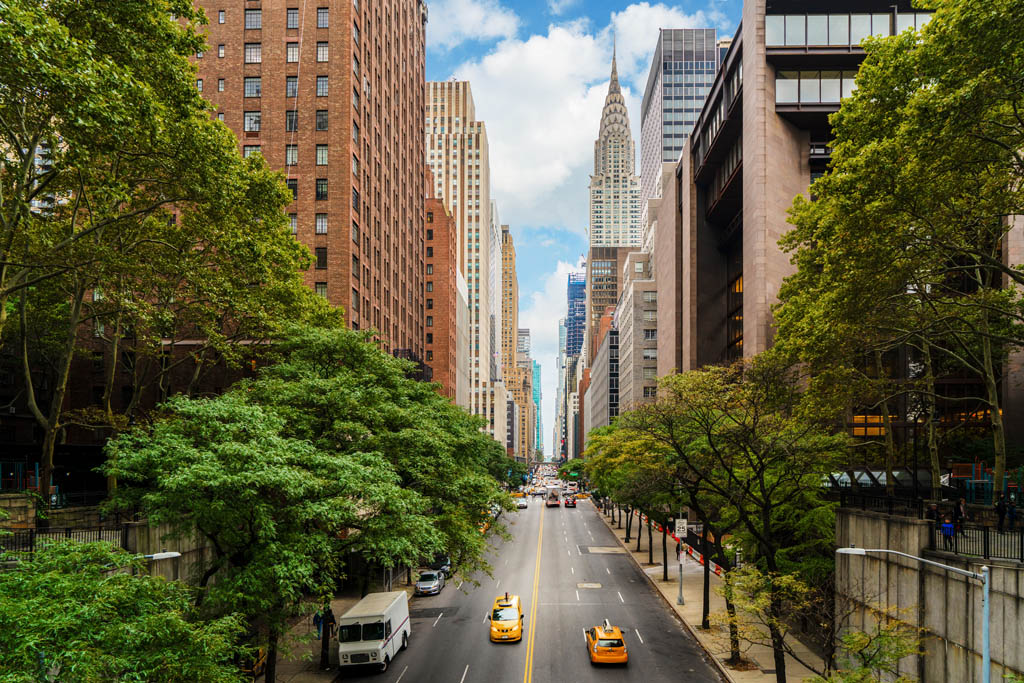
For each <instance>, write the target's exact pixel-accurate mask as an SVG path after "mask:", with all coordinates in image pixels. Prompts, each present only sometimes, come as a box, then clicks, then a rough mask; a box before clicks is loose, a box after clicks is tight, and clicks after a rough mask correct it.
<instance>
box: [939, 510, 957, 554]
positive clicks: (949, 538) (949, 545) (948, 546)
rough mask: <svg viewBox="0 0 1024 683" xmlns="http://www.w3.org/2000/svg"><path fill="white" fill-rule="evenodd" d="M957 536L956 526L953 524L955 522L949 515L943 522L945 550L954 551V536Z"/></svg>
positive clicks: (943, 545) (943, 544)
mask: <svg viewBox="0 0 1024 683" xmlns="http://www.w3.org/2000/svg"><path fill="white" fill-rule="evenodd" d="M954 534H956V525H954V524H953V520H952V519H950V518H949V516H948V515H947V516H946V518H945V519H944V520H942V547H943V548H944V549H945V550H952V549H953V535H954Z"/></svg>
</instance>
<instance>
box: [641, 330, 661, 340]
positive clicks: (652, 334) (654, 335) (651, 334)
mask: <svg viewBox="0 0 1024 683" xmlns="http://www.w3.org/2000/svg"><path fill="white" fill-rule="evenodd" d="M657 340H658V330H644V341H657Z"/></svg>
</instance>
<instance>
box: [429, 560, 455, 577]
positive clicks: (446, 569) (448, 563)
mask: <svg viewBox="0 0 1024 683" xmlns="http://www.w3.org/2000/svg"><path fill="white" fill-rule="evenodd" d="M427 566H428V567H430V568H431V569H433V570H434V571H436V572H440V573H442V574H444V576H445V578H448V577H449V576H451V575H452V559H451V558H450V557H448V556H447V555H438V556H437V557H435V558H434V560H433V562H431V563H430V564H428V565H427Z"/></svg>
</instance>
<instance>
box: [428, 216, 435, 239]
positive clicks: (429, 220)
mask: <svg viewBox="0 0 1024 683" xmlns="http://www.w3.org/2000/svg"><path fill="white" fill-rule="evenodd" d="M427 222H428V223H433V222H434V212H433V211H427ZM427 239H430V238H429V237H428V238H427Z"/></svg>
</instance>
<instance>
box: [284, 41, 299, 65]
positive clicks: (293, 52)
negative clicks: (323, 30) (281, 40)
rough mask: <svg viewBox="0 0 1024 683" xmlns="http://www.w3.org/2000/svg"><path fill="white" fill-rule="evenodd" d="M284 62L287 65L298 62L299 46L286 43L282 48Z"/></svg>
mask: <svg viewBox="0 0 1024 683" xmlns="http://www.w3.org/2000/svg"><path fill="white" fill-rule="evenodd" d="M284 60H285V61H286V62H288V63H289V64H293V63H295V62H297V61H299V44H298V43H288V44H287V45H285V48H284Z"/></svg>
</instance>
